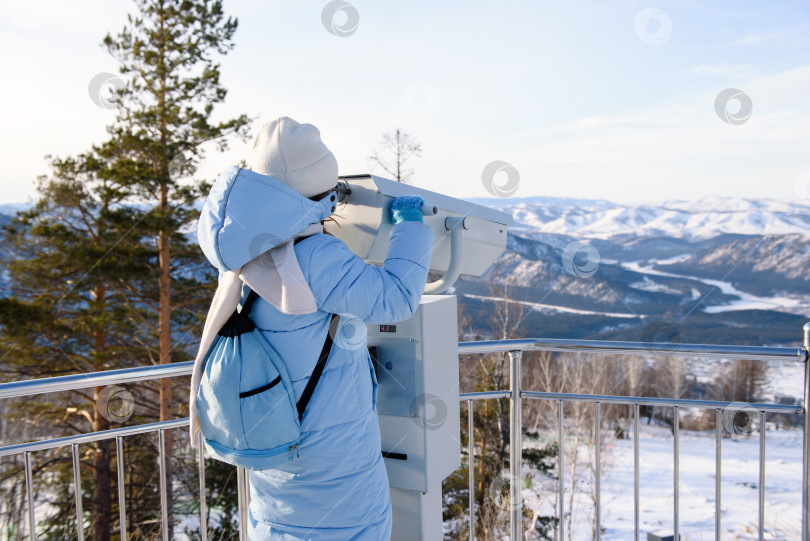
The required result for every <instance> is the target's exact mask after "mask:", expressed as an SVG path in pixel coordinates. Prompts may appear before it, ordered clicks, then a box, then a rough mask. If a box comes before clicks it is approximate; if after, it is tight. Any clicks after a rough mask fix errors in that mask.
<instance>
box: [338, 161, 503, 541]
mask: <svg viewBox="0 0 810 541" xmlns="http://www.w3.org/2000/svg"><path fill="white" fill-rule="evenodd" d="M338 189H339V201H341V202H342V203H343V206H342V207H341V208H340V210H339V220H340V227H338V226H337V225H335V224H333V223H331V222H327V223H326V230H327V231H328V232H329V233H331V234H332V235H334V236H336V237H338V238H340V239H341V240H343V242H345V243H346V245H347V246H348V247H349V249H350V250H351V251H352V252H353V253H354V254H356V255H357V256H359V257H360V258H362V259H364V260H365V261H366V262H367V263H372V264H380V265H382V263H383V261H384V260H385V255H386V253H387V251H388V237H389V234H390V232H391V227H393V224H392V223H391V218H390V213H389V207H390V205H391V202H392V201H393V200H394V199H395V198H397V197H399V196H402V195H418V196H421V197H422V199H424V200H425V205H424V206H423V208H422V214H423V215H424V216H425V218H424V221H425V224H427V225H429V226H430V227H431V228H432V229H433V255H432V258H431V260H430V270H431V272H434V273H440V274H441V275H442V276H441V278H439V279H438V280H437V281H435V282H429V283H428V284H427V285H426V286H425V296H424V297H423V298H422V301H421V302H420V304H419V308H418V309H417V310H416V313H415V314H414V316H413V317H412V318H410V319H408V320H407V321H402V322H392V321H380V322H374V324H370V325H369V328H368V345H369V353H370V355H371V358H372V361H373V363H374V366H375V372H376V375H377V380H378V382H379V387H378V398H377V413H378V416H379V422H380V433H381V436H382V451H383V456H384V457H385V465H386V468H387V470H388V482H389V485H390V487H391V502H392V505H393V511H394V524H393V534H392V537H391V539H392V540H393V541H399V540H403V541H405V540H407V541H414V540H425V541H427V540H433V539H441V538H442V481H443V480H444V479H445V478H446V477H447V476H448V475H450V474H451V473H452V472H453V471H454V470H455V469H457V468H458V467H459V466H460V464H461V442H460V427H459V397H458V394H459V389H458V318H457V311H456V297H455V296H454V295H439V293H442V292H443V291H446V290H447V289H448V288H449V287H451V286H452V285H453V283H454V282H455V281H456V279H457V278H458V277H459V276H460V275H472V276H480V275H481V274H483V273H484V271H486V269H487V268H488V267H489V266H490V265H491V264H492V263H493V262H494V261H495V259H496V258H497V257H498V256H499V255H500V254H501V253H503V251H504V249H505V247H506V231H507V227H508V226H510V225H512V216H511V215H510V214H508V213H505V212H500V211H497V210H494V209H491V208H488V207H484V206H481V205H476V204H473V203H470V202H468V201H463V200H461V199H455V198H453V197H449V196H446V195H442V194H439V193H435V192H431V191H429V190H425V189H421V188H417V187H415V186H410V185H407V184H401V183H399V182H395V181H393V180H388V179H384V178H380V177H376V176H373V175H356V176H345V177H341V178H340V181H339V184H338Z"/></svg>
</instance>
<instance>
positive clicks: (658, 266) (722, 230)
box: [0, 197, 810, 346]
mask: <svg viewBox="0 0 810 541" xmlns="http://www.w3.org/2000/svg"><path fill="white" fill-rule="evenodd" d="M473 201H475V202H476V203H479V204H482V205H486V206H490V207H493V208H497V209H499V210H503V211H506V212H510V213H511V214H512V215H513V216H514V219H515V225H514V227H512V228H511V229H510V231H509V238H508V242H507V249H506V251H505V252H504V254H503V255H502V256H501V257H500V258H499V259H498V260H497V261H496V262H495V264H494V265H492V267H491V268H490V269H489V271H488V272H487V273H486V274H485V275H484V276H482V277H462V278H461V279H460V280H459V281H458V282H457V283H456V286H455V293H456V294H458V295H459V302H460V304H461V305H462V306H463V307H464V309H465V311H466V313H467V314H468V315H470V316H471V317H472V319H473V327H474V328H475V330H476V332H477V334H478V335H479V336H482V337H487V335H488V334H490V331H489V327H490V325H489V319H490V315H491V313H492V307H493V303H497V302H512V303H519V304H520V305H522V306H523V307H524V309H525V310H526V313H527V317H526V319H525V321H524V325H523V327H522V328H521V329H519V331H518V332H519V334H520V335H522V336H533V337H567V338H584V339H610V340H630V341H680V342H683V343H686V342H693V343H714V344H749V345H791V346H792V345H799V344H800V343H801V332H802V330H801V327H802V325H803V324H804V323H805V322H806V321H810V287H808V286H810V282H808V278H810V201H807V202H803V201H797V202H785V201H772V200H749V199H735V198H710V199H705V200H700V201H675V202H665V203H662V204H660V205H622V204H617V203H612V202H610V201H605V200H588V199H568V198H548V197H531V198H523V199H518V198H509V199H474V200H473ZM20 208H24V205H4V206H0V225H2V224H5V223H7V222H8V220H9V219H10V217H9V215H10V214H13V213H14V212H15V211H16V210H18V209H20ZM0 257H3V259H5V257H4V247H3V246H2V244H1V243H0ZM493 285H494V286H499V287H500V291H497V290H494V289H493V287H492V286H493ZM504 288H506V290H507V291H506V293H505V292H504ZM5 290H6V287H5V283H4V279H3V275H1V274H0V291H5ZM506 294H508V296H509V298H510V299H509V300H506V299H504V298H503V297H504V295H506ZM515 306H517V305H515Z"/></svg>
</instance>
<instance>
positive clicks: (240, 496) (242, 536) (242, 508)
mask: <svg viewBox="0 0 810 541" xmlns="http://www.w3.org/2000/svg"><path fill="white" fill-rule="evenodd" d="M236 491H237V503H238V509H239V540H240V541H248V505H250V481H249V480H248V471H247V470H246V469H245V468H242V467H239V466H237V467H236Z"/></svg>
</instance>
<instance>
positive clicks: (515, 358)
mask: <svg viewBox="0 0 810 541" xmlns="http://www.w3.org/2000/svg"><path fill="white" fill-rule="evenodd" d="M525 351H554V352H582V353H618V354H624V355H649V354H650V352H651V351H654V352H656V353H659V354H666V355H670V356H682V357H696V356H699V357H708V358H744V359H756V360H773V361H794V362H795V361H800V362H802V363H804V368H805V369H804V395H803V396H804V402H803V405H802V406H801V407H799V406H791V405H784V404H750V405H749V406H750V407H751V408H752V409H753V410H755V411H758V412H759V415H760V426H761V427H762V429H761V430H760V442H759V444H760V454H759V479H760V483H759V517H758V518H759V535H760V537H759V538H760V539H762V536H763V528H764V498H765V493H764V481H765V442H766V436H765V430H764V426H765V423H764V421H765V413H769V412H775V413H788V414H804V413H805V408H806V405H807V404H808V402H809V401H810V396H808V395H809V394H810V379H809V378H810V371H809V370H808V364H809V363H808V351H810V323H808V324H806V325H805V326H804V346H803V347H799V348H773V347H751V346H712V345H698V344H670V343H649V342H610V341H593V340H556V339H531V340H505V341H483V342H461V343H459V355H469V354H481V353H508V354H509V360H510V363H509V376H510V377H509V385H510V388H509V390H498V391H489V392H478V393H462V394H460V395H459V398H460V400H461V401H466V402H467V405H468V420H467V422H468V434H469V438H468V453H469V461H470V464H469V483H470V491H469V492H470V502H469V503H470V509H469V521H470V539H474V535H475V502H474V490H472V487H474V484H475V472H474V467H473V465H474V460H475V455H474V451H473V439H474V438H473V407H472V406H473V402H474V401H476V400H485V399H496V398H508V399H509V400H510V408H509V411H510V479H512V480H515V479H520V477H521V465H522V435H523V422H522V417H521V408H522V401H523V399H533V400H537V399H540V400H553V401H557V407H558V423H559V424H558V434H557V438H558V449H559V451H558V463H557V468H558V472H559V474H558V488H557V490H558V491H559V495H560V496H559V498H558V506H559V508H558V509H557V514H558V517H559V522H558V525H559V526H558V529H557V533H558V538H559V540H560V541H562V540H563V539H564V526H563V525H564V521H563V518H564V516H565V501H564V498H563V497H562V495H563V494H564V482H565V476H564V470H563V444H564V439H563V436H564V433H563V426H564V424H563V421H564V411H563V405H564V403H566V402H591V403H594V405H595V406H594V407H595V422H596V426H597V427H598V426H599V421H600V404H622V405H628V406H632V407H633V412H634V417H633V426H634V516H635V539H636V540H638V539H639V535H640V534H639V531H640V530H639V516H640V512H639V509H640V508H639V438H638V424H639V423H638V421H639V407H640V406H663V407H671V408H673V418H674V422H673V436H674V453H673V454H674V464H673V470H674V477H673V485H674V489H675V492H674V493H675V496H674V505H673V523H674V534H675V535H674V539H678V535H679V520H680V516H679V511H680V510H679V494H678V492H679V463H678V455H679V450H680V449H679V428H678V418H679V417H678V415H679V413H678V411H679V408H681V407H697V408H703V409H710V410H711V409H714V410H715V412H716V420H717V423H716V430H715V438H716V472H715V473H716V481H715V535H716V539H720V526H721V523H720V502H721V487H720V479H721V475H720V474H721V460H720V452H721V445H722V432H721V423H720V412H721V410H722V409H723V408H726V407H728V406H729V405H731V404H733V403H732V402H722V401H707V400H683V399H663V398H645V397H626V396H612V395H590V394H574V393H548V392H539V391H527V390H523V389H522V387H521V378H520V374H521V361H522V352H525ZM192 365H193V363H192V362H191V361H189V362H183V363H173V364H170V365H158V366H146V367H138V368H127V369H122V370H110V371H107V372H97V373H91V374H80V375H72V376H60V377H54V378H45V379H39V380H30V381H19V382H12V383H4V384H0V399H4V398H5V399H7V398H13V397H21V396H32V395H37V394H45V393H51V392H56V391H65V390H75V389H83V388H88V387H95V386H100V385H108V384H114V383H116V384H120V383H130V382H136V381H145V380H151V379H161V378H166V377H179V376H189V375H191V370H192ZM809 417H810V416H808V415H804V424H803V446H802V508H801V517H802V518H801V521H802V522H801V528H802V539H803V540H804V541H810V537H808V535H809V534H810V522H808V502H809V501H810V499H808V496H809V494H808V473H810V447H809V446H810V442H809V441H808V434H809V433H810V418H809ZM187 427H188V418H184V419H174V420H170V421H162V422H155V423H148V424H144V425H138V426H132V427H123V428H116V429H110V430H105V431H100V432H93V433H87V434H78V435H74V436H66V437H62V438H55V439H50V440H44V441H36V442H29V443H21V444H15V445H8V446H5V447H0V458H3V457H7V456H12V455H19V454H22V455H23V458H24V469H25V484H26V498H27V503H28V505H27V508H28V513H27V514H28V528H29V532H30V533H31V534H32V535H30V537H29V539H35V538H36V515H35V505H34V504H33V501H34V498H33V483H32V471H31V453H33V452H36V451H42V450H46V449H54V448H60V447H68V446H69V447H70V448H71V451H72V459H73V460H72V463H73V482H74V487H75V490H74V493H75V498H76V502H75V503H76V507H75V509H76V515H77V521H76V524H77V529H78V532H77V535H78V539H79V541H84V527H83V521H82V502H81V489H80V488H79V487H80V486H81V476H80V472H79V459H78V458H79V456H78V446H79V445H80V444H85V443H92V442H95V441H101V440H110V439H114V440H115V442H116V451H117V453H118V456H119V457H120V456H122V441H123V440H122V438H124V437H127V436H131V435H134V434H144V433H150V432H157V433H158V442H159V444H158V463H159V468H160V471H159V474H160V495H161V498H160V505H161V532H162V537H163V539H164V541H168V539H169V531H170V530H169V527H168V526H169V525H168V516H169V513H168V509H167V505H168V504H167V497H166V494H167V485H166V483H167V480H166V456H165V447H164V444H165V441H164V438H165V431H166V430H172V429H175V428H183V429H186V428H187ZM595 445H596V468H595V470H596V471H595V476H596V485H595V486H596V505H595V522H596V525H597V527H596V528H594V532H595V535H596V539H599V537H600V535H601V532H600V527H599V525H601V500H600V496H601V494H600V489H601V466H600V452H601V441H600V438H599V437H597V438H595ZM198 449H200V450H201V449H202V445H201V440H198ZM197 459H198V463H199V476H200V479H199V481H200V495H201V496H200V525H201V527H200V534H201V539H202V541H207V524H208V520H207V507H206V489H205V462H204V460H201V454H200V452H198V456H197ZM116 462H117V475H118V500H119V501H118V504H119V520H120V523H121V539H122V541H126V539H127V516H126V505H125V503H126V502H125V498H124V471H123V460H117V461H116ZM237 479H238V489H239V519H240V539H246V535H247V532H246V528H244V524H246V520H247V505H248V490H247V475H246V472H245V471H244V470H242V469H241V468H239V469H238V476H237ZM510 498H511V502H512V504H511V505H510V534H511V538H512V539H513V540H517V539H522V535H523V531H522V528H523V524H522V505H521V498H522V496H521V484H520V483H518V482H511V483H510Z"/></svg>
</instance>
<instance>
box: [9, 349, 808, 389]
mask: <svg viewBox="0 0 810 541" xmlns="http://www.w3.org/2000/svg"><path fill="white" fill-rule="evenodd" d="M518 350H519V351H560V352H566V351H568V352H580V353H623V354H639V355H644V354H666V355H675V356H681V357H691V356H706V357H715V358H735V357H745V358H746V359H759V360H778V361H795V360H799V361H805V360H806V359H807V350H806V349H805V348H804V347H799V348H775V347H761V346H717V345H711V344H671V343H661V342H612V341H607V340H559V339H555V338H532V339H522V340H485V341H478V342H459V343H458V352H459V354H461V355H471V354H475V353H499V352H500V353H505V352H509V351H518ZM193 366H194V362H193V361H186V362H180V363H170V364H161V365H151V366H138V367H134V368H122V369H119V370H108V371H105V372H91V373H88V374H72V375H69V376H57V377H53V378H42V379H34V380H26V381H14V382H9V383H0V399H3V398H13V397H18V396H32V395H36V394H43V393H52V392H58V391H70V390H74V389H86V388H88V387H98V386H101V385H111V384H114V383H117V384H121V383H131V382H135V381H145V380H149V379H159V378H171V377H178V376H188V375H191V371H192V368H193Z"/></svg>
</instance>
